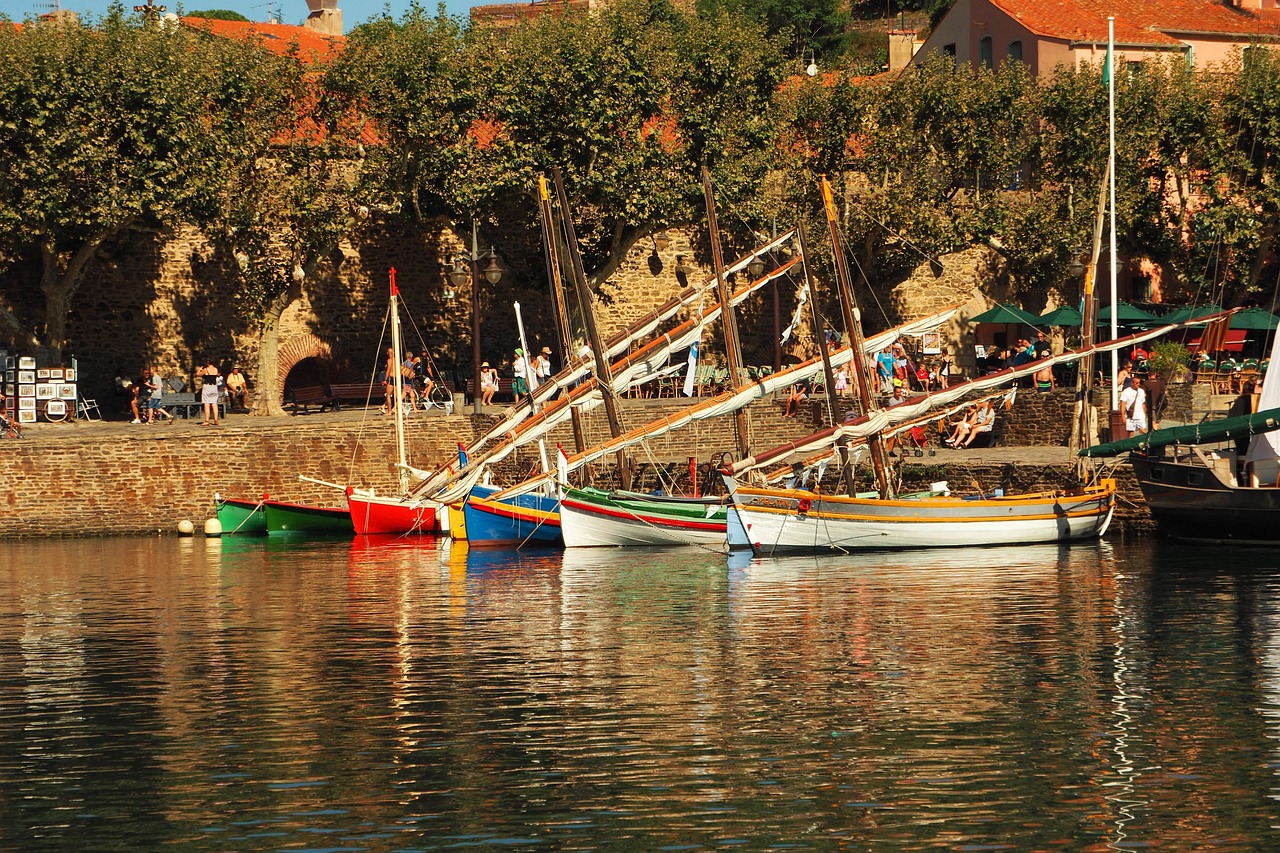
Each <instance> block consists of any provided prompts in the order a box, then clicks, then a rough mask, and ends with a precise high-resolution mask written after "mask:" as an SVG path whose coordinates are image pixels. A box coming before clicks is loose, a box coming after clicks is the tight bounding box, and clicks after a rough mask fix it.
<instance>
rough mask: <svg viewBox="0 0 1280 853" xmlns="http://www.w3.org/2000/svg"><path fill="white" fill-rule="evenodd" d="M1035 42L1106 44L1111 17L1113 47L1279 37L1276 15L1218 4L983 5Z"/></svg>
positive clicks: (1027, 1)
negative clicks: (1191, 37)
mask: <svg viewBox="0 0 1280 853" xmlns="http://www.w3.org/2000/svg"><path fill="white" fill-rule="evenodd" d="M989 2H990V3H991V5H993V6H995V7H996V8H997V9H1000V10H1001V11H1003V12H1004V13H1005V14H1007V15H1008V16H1009V17H1011V18H1013V19H1014V20H1016V21H1018V22H1019V23H1021V24H1022V25H1023V26H1024V27H1026V28H1027V29H1028V30H1030V31H1031V32H1032V33H1035V34H1036V35H1039V36H1044V37H1047V38H1064V39H1070V40H1072V41H1079V42H1090V43H1094V44H1106V41H1107V17H1108V16H1115V19H1116V22H1115V31H1116V44H1118V45H1134V46H1136V45H1175V44H1181V43H1182V41H1181V40H1180V39H1177V38H1174V37H1173V36H1171V35H1166V33H1175V34H1178V33H1181V34H1205V35H1223V36H1229V37H1233V38H1240V37H1242V36H1243V37H1249V36H1260V37H1271V38H1276V37H1280V12H1277V11H1274V10H1266V11H1258V10H1256V9H1237V8H1235V7H1233V6H1231V5H1229V4H1228V3H1225V2H1223V0H989Z"/></svg>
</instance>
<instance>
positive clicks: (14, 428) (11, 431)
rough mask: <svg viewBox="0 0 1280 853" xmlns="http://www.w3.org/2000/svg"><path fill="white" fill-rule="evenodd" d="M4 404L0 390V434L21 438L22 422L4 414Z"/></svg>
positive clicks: (6, 436) (2, 393)
mask: <svg viewBox="0 0 1280 853" xmlns="http://www.w3.org/2000/svg"><path fill="white" fill-rule="evenodd" d="M5 406H6V403H5V396H4V392H3V391H0V435H3V436H4V437H5V438H22V424H20V423H18V422H17V421H11V420H9V418H8V417H6V416H5V411H6V409H5Z"/></svg>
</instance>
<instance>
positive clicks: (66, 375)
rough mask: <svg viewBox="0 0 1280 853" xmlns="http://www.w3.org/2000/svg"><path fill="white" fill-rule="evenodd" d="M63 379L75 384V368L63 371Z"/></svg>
mask: <svg viewBox="0 0 1280 853" xmlns="http://www.w3.org/2000/svg"><path fill="white" fill-rule="evenodd" d="M62 378H63V379H64V380H65V381H67V382H75V381H76V369H75V368H74V367H68V368H66V369H65V370H63V371H62Z"/></svg>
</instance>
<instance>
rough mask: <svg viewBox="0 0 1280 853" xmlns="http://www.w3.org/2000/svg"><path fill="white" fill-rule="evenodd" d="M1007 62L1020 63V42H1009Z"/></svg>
mask: <svg viewBox="0 0 1280 853" xmlns="http://www.w3.org/2000/svg"><path fill="white" fill-rule="evenodd" d="M1009 61H1010V62H1021V61H1022V42H1020V41H1011V42H1009Z"/></svg>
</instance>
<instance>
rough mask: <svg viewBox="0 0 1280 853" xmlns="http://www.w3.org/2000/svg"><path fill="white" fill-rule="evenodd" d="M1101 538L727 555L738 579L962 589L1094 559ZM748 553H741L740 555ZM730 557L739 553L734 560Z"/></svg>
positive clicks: (1049, 573) (1033, 576)
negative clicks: (831, 580)
mask: <svg viewBox="0 0 1280 853" xmlns="http://www.w3.org/2000/svg"><path fill="white" fill-rule="evenodd" d="M1108 547H1109V546H1107V545H1105V544H1104V543H1100V542H1096V543H1077V544H1073V545H1069V546H1068V545H1067V544H1065V543H1045V544H1040V545H1016V546H997V547H988V546H984V547H969V548H947V549H927V550H900V551H867V552H859V553H858V554H857V555H847V554H836V555H832V554H815V553H808V554H799V555H791V556H785V557H766V556H751V552H750V551H747V552H737V553H735V554H733V555H731V565H730V569H731V571H732V572H733V574H734V575H735V576H736V578H737V580H738V581H739V582H741V583H749V584H788V583H795V582H798V581H803V580H807V579H812V578H814V577H826V578H832V577H840V578H847V579H856V580H859V581H876V580H882V581H883V580H891V581H892V582H893V583H895V584H901V585H904V586H911V587H920V586H927V587H930V588H935V589H936V588H943V587H955V588H957V589H960V590H962V591H971V590H990V589H991V588H993V587H998V586H1004V585H1016V584H1019V583H1025V582H1035V583H1040V582H1042V581H1044V580H1045V579H1046V578H1053V577H1055V576H1056V575H1057V573H1058V572H1059V571H1061V570H1063V569H1064V568H1066V567H1068V566H1088V565H1091V564H1093V563H1096V562H1097V560H1098V554H1099V550H1100V549H1105V548H1108ZM744 554H745V555H746V557H747V559H743V555H744ZM733 557H737V559H736V560H734V559H733Z"/></svg>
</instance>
